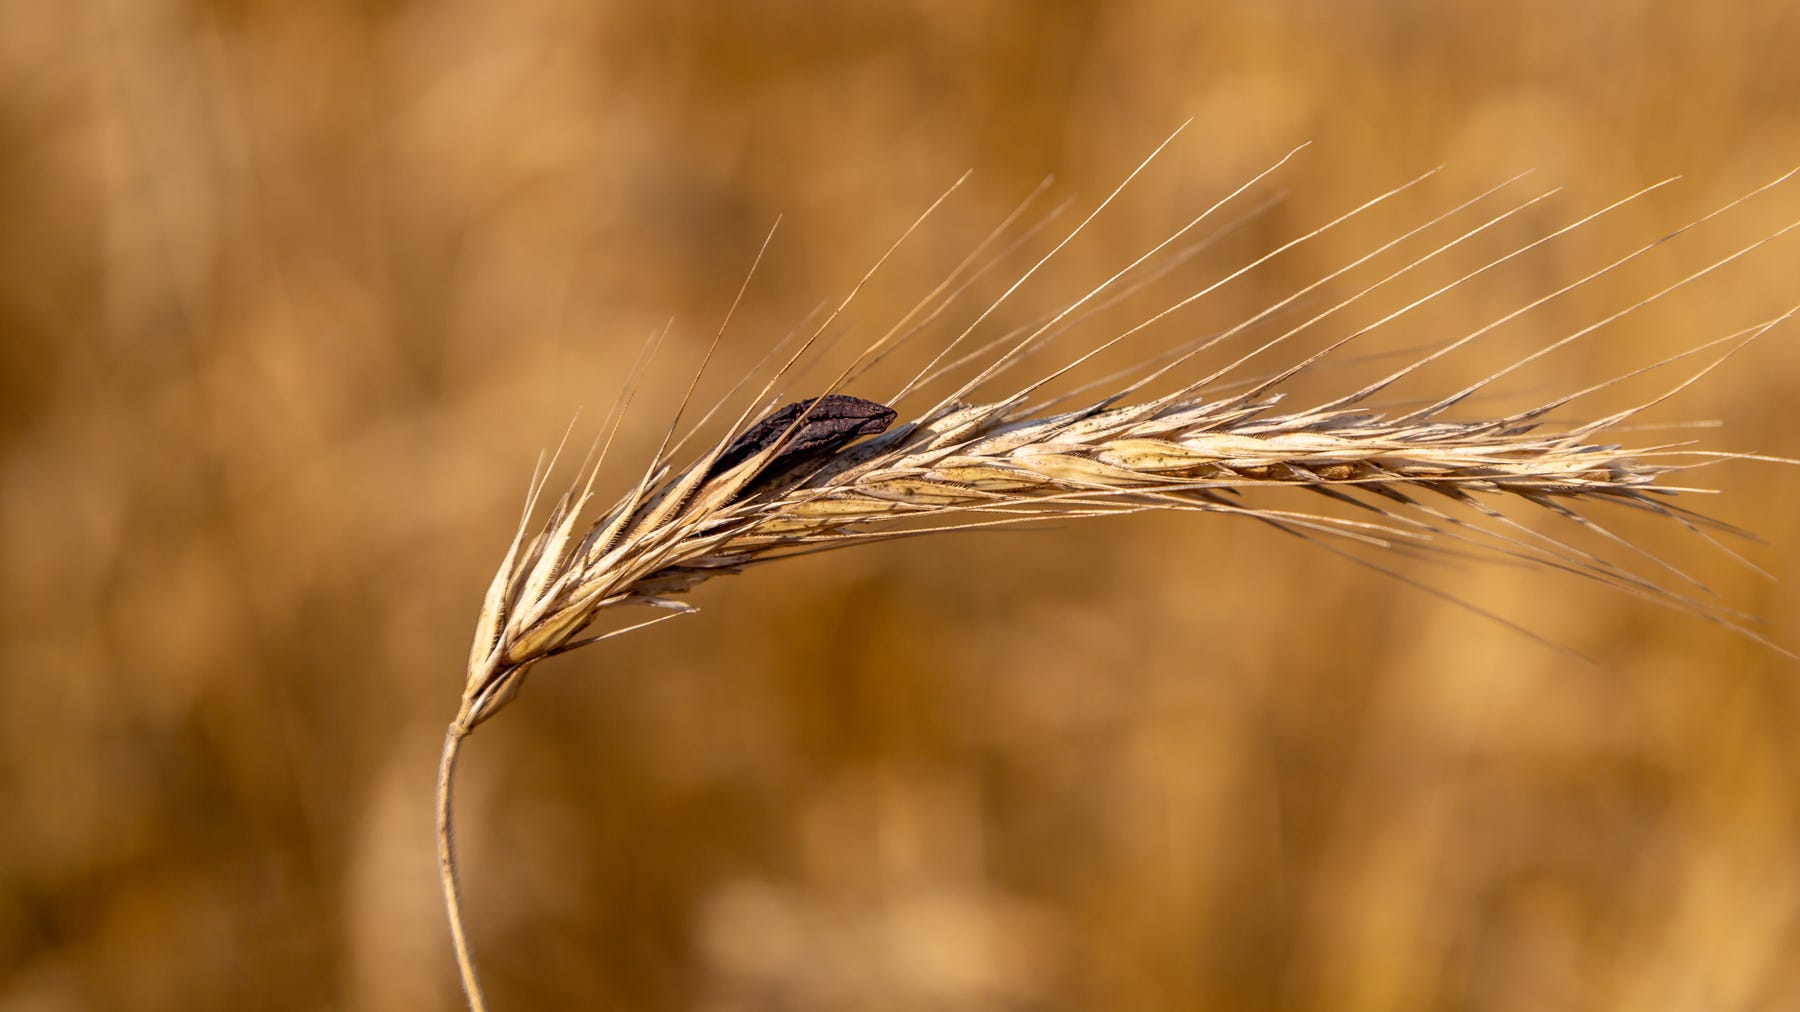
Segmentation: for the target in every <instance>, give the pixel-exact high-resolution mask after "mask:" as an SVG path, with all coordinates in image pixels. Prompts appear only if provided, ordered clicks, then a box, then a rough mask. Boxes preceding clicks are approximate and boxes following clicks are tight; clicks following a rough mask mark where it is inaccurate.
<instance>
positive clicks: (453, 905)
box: [437, 717, 487, 1012]
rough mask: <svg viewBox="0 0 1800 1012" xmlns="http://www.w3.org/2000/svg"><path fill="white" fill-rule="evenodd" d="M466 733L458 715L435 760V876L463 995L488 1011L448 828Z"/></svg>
mask: <svg viewBox="0 0 1800 1012" xmlns="http://www.w3.org/2000/svg"><path fill="white" fill-rule="evenodd" d="M468 733H469V730H468V728H467V727H465V726H464V724H463V721H462V719H461V718H460V717H459V718H458V719H457V720H456V722H455V723H453V724H451V725H450V729H449V730H448V731H446V732H444V757H443V759H441V760H440V761H439V763H438V782H437V845H438V877H439V878H440V879H442V880H443V883H444V909H445V911H446V912H447V913H449V915H450V939H451V941H452V942H453V943H454V944H455V946H456V967H457V969H458V970H460V971H461V972H462V988H463V997H465V998H467V999H468V1002H469V1008H470V1009H471V1010H473V1012H487V999H486V998H484V997H482V994H481V982H480V981H478V980H476V979H475V957H474V956H473V955H472V954H471V953H470V952H469V936H468V935H467V934H466V933H465V932H464V931H463V920H462V891H461V890H460V889H459V888H458V887H457V882H456V841H455V837H454V836H453V835H452V833H451V830H450V784H451V779H452V778H453V777H454V776H455V775H456V754H457V752H458V751H459V750H460V749H461V748H462V740H463V738H465V737H467V736H468Z"/></svg>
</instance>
